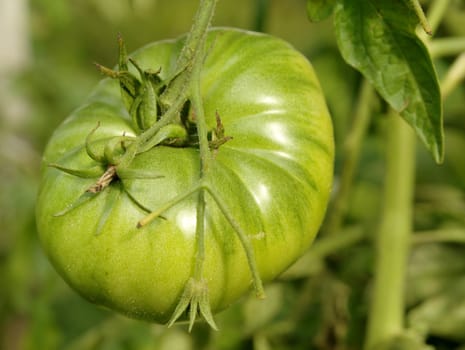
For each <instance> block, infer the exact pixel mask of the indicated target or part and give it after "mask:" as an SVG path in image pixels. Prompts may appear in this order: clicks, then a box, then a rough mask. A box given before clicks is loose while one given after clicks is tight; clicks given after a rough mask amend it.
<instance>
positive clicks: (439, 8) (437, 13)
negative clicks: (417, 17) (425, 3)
mask: <svg viewBox="0 0 465 350" xmlns="http://www.w3.org/2000/svg"><path fill="white" fill-rule="evenodd" d="M450 1H451V0H436V1H433V3H432V4H431V6H430V8H429V9H428V14H427V17H428V23H429V25H430V27H431V32H432V34H434V32H436V30H437V29H438V27H439V24H440V23H441V21H442V19H443V18H444V14H445V13H446V10H447V8H448V7H449V5H450Z"/></svg>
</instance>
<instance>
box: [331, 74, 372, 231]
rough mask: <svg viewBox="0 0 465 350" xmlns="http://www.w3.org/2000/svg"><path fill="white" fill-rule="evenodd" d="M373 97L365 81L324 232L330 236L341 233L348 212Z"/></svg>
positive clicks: (346, 143)
mask: <svg viewBox="0 0 465 350" xmlns="http://www.w3.org/2000/svg"><path fill="white" fill-rule="evenodd" d="M373 96H374V90H373V87H372V86H371V85H370V83H368V81H366V80H364V81H363V83H362V86H361V88H360V92H359V96H358V102H357V106H356V110H355V118H354V123H353V125H352V128H351V130H350V133H349V135H348V136H347V138H346V140H345V144H344V155H345V160H344V165H343V168H342V171H341V179H340V185H339V188H338V190H337V192H336V195H335V198H334V201H333V203H332V208H331V211H330V213H331V216H330V217H329V218H328V221H327V223H326V225H325V228H324V232H326V233H328V234H333V233H337V232H339V230H340V227H341V224H342V219H343V217H344V214H345V213H346V211H347V206H348V204H349V195H350V190H351V188H352V183H353V178H354V173H355V169H356V167H357V164H358V160H359V157H360V151H361V147H362V142H363V139H364V137H365V134H366V130H367V128H368V125H369V123H370V114H371V113H370V110H371V101H372V99H373Z"/></svg>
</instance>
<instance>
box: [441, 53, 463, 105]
mask: <svg viewBox="0 0 465 350" xmlns="http://www.w3.org/2000/svg"><path fill="white" fill-rule="evenodd" d="M463 80H465V52H464V53H462V54H461V55H460V56H458V57H457V58H456V59H455V61H454V63H452V66H451V67H450V68H449V70H448V72H447V74H446V76H445V77H444V80H443V81H442V82H441V93H442V98H446V97H447V96H449V95H450V94H451V93H452V91H454V89H455V88H456V87H457V86H459V85H460V83H461V82H462V81H463Z"/></svg>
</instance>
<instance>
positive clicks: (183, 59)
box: [137, 0, 217, 148]
mask: <svg viewBox="0 0 465 350" xmlns="http://www.w3.org/2000/svg"><path fill="white" fill-rule="evenodd" d="M216 3H217V0H201V1H200V5H199V9H198V10H197V14H196V16H195V20H194V24H193V25H192V28H191V31H190V32H189V34H188V36H187V39H186V41H185V43H184V46H183V48H182V51H181V53H180V55H179V57H178V60H177V62H176V68H175V70H174V72H173V73H172V77H171V80H170V81H169V84H168V87H167V89H166V90H165V91H164V92H163V94H162V95H161V96H160V100H161V102H162V104H163V105H164V106H165V107H166V108H167V110H166V112H165V113H164V114H163V116H162V117H161V118H160V120H159V121H158V122H157V123H155V124H154V125H152V127H150V128H149V129H147V130H146V131H145V132H144V133H142V134H141V135H139V137H138V141H137V147H138V148H143V146H144V145H145V144H147V143H149V142H150V140H151V139H152V138H153V137H154V136H155V135H156V134H157V132H158V131H159V130H160V129H161V128H162V127H163V126H166V125H168V124H171V123H176V122H177V121H179V114H180V112H181V110H182V108H183V107H184V104H185V103H186V101H187V99H188V97H189V93H191V87H192V85H193V84H200V82H199V80H200V78H199V77H200V73H197V74H196V73H194V72H196V71H199V72H200V71H201V69H202V65H203V60H204V58H205V48H204V46H205V38H206V36H207V31H208V28H209V26H210V23H211V20H212V18H213V14H214V12H215V7H216ZM193 74H196V75H197V76H196V77H193V76H192V75H193ZM194 90H195V89H194ZM200 102H201V100H199V103H197V107H198V106H199V105H201V103H200ZM193 107H194V109H195V108H196V106H195V105H193ZM202 108H203V107H202Z"/></svg>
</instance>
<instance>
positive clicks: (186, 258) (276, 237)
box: [36, 28, 334, 323]
mask: <svg viewBox="0 0 465 350" xmlns="http://www.w3.org/2000/svg"><path fill="white" fill-rule="evenodd" d="M184 40H185V37H181V38H178V39H174V40H165V41H160V42H155V43H151V44H149V45H147V46H145V47H143V48H141V49H139V50H137V51H136V52H134V53H133V54H131V55H129V57H131V60H133V61H134V62H136V64H137V66H134V65H130V64H129V65H128V70H129V72H130V73H131V74H132V75H133V76H135V77H139V78H140V74H141V70H142V72H143V71H144V70H150V71H151V72H157V79H158V78H159V79H160V81H164V80H166V79H169V78H170V76H173V74H174V72H172V69H173V62H175V61H176V57H178V55H179V53H180V50H181V48H182V44H183V41H184ZM207 47H209V48H210V49H209V51H208V55H207V57H206V59H205V62H204V66H203V70H202V72H201V94H202V95H201V98H202V103H203V107H204V111H205V116H206V118H207V126H208V128H209V137H210V141H214V140H220V141H221V142H220V143H219V142H217V143H213V142H212V143H210V147H211V148H212V149H213V148H214V149H213V151H212V157H213V160H212V162H211V164H210V168H209V169H208V172H207V173H205V176H203V175H202V169H201V164H200V156H199V148H198V144H197V143H196V134H195V128H192V126H195V115H193V112H192V110H190V109H189V106H188V105H186V106H185V116H184V118H185V124H184V125H190V124H192V125H190V127H188V128H186V129H185V130H187V132H186V134H183V133H182V131H180V129H176V130H174V129H173V130H168V129H167V130H165V132H166V133H165V134H164V135H165V136H164V137H162V138H160V140H161V141H160V142H159V143H156V142H153V143H154V145H153V146H152V147H151V148H149V149H147V150H144V152H141V153H138V154H136V155H135V156H133V157H132V158H131V161H130V162H128V163H127V164H126V163H124V162H123V161H122V162H121V163H118V161H119V160H120V159H123V158H124V157H121V155H124V154H125V152H128V151H127V150H130V149H131V145H132V144H134V143H135V142H136V141H135V140H136V139H137V137H138V136H139V135H140V134H141V133H143V132H144V130H145V129H144V128H145V125H146V124H144V123H146V122H147V120H150V118H149V117H147V114H144V118H145V119H144V120H145V121H144V122H143V123H139V124H138V125H135V122H134V118H133V116H131V113H130V111H128V109H127V104H125V101H124V99H122V97H121V93H120V82H119V81H118V79H111V78H106V79H104V80H102V81H101V82H100V83H99V85H98V86H97V87H96V88H95V90H94V91H93V92H92V94H91V95H90V96H89V98H88V99H87V100H86V101H85V102H84V103H83V105H82V106H81V107H79V108H77V109H76V110H75V111H74V112H73V113H72V114H71V115H70V116H69V117H68V118H67V119H66V120H65V121H64V122H63V123H62V124H61V125H60V126H59V127H58V128H57V130H56V131H55V132H54V134H53V136H52V138H51V139H50V141H49V143H48V146H47V148H46V150H45V153H44V157H43V167H42V179H41V187H40V193H39V196H38V204H37V212H36V216H37V225H38V231H39V236H40V240H41V242H42V245H43V248H44V250H45V251H46V253H47V255H48V257H49V258H50V260H51V262H52V263H53V265H54V267H55V268H56V270H57V271H58V272H59V273H60V275H61V276H62V277H63V278H64V279H65V280H66V281H67V282H68V284H69V285H70V286H71V287H72V288H74V289H75V290H76V291H77V292H78V293H79V294H81V295H82V296H83V297H85V298H86V299H88V300H90V301H92V302H94V303H96V304H99V305H102V306H105V307H108V308H110V309H113V310H115V311H117V312H120V313H123V314H125V315H127V316H129V317H133V318H137V319H144V320H149V321H153V322H161V323H166V322H168V321H169V320H170V319H171V317H172V314H173V313H174V312H175V310H176V306H177V305H179V302H180V298H181V299H182V295H183V291H185V287H186V284H187V283H188V281H189V280H190V278H191V277H192V274H193V271H194V270H195V265H196V256H197V253H198V251H197V239H198V235H197V227H198V208H199V207H198V197H199V190H202V191H203V192H202V193H204V197H205V198H204V201H205V213H204V216H203V217H204V220H203V226H204V228H205V235H204V236H205V237H204V239H205V252H204V263H203V266H204V268H203V276H202V280H203V281H204V282H205V286H206V289H205V290H206V291H207V293H208V303H209V308H211V311H212V312H213V313H215V312H218V311H220V310H222V309H225V308H227V307H228V306H229V305H231V304H232V303H234V302H235V301H237V300H238V299H239V298H241V296H243V295H244V294H246V293H248V292H249V291H250V290H252V289H253V283H252V281H253V280H254V279H253V271H251V269H250V256H248V255H247V251H246V250H245V249H244V240H245V241H247V242H250V245H251V247H252V250H253V253H254V258H253V260H254V262H255V263H256V267H257V271H258V273H259V275H260V278H261V280H263V282H267V281H270V280H272V279H273V278H275V277H276V276H278V275H279V274H280V273H282V272H283V271H284V270H285V269H286V268H287V267H288V266H289V265H291V264H292V263H293V262H294V261H295V260H296V259H297V258H299V257H300V256H301V255H302V254H303V253H304V252H305V251H306V250H307V249H308V247H309V246H310V245H311V243H312V241H313V239H314V237H315V235H316V233H317V231H318V229H319V227H320V225H321V222H322V220H323V216H324V213H325V210H326V206H327V202H328V197H329V193H330V189H331V185H332V174H333V161H334V145H333V131H332V124H331V119H330V116H329V113H328V110H327V107H326V104H325V101H324V97H323V94H322V92H321V89H320V86H319V83H318V80H317V78H316V76H315V73H314V71H313V69H312V66H311V64H310V63H309V62H308V61H307V59H306V58H305V57H304V56H303V55H302V54H300V53H299V52H297V51H296V50H295V49H294V48H293V47H291V46H290V45H289V44H288V43H286V42H284V41H282V40H281V39H277V38H275V37H272V36H269V35H265V34H259V33H254V32H248V31H242V30H237V29H231V28H214V29H211V30H210V31H209V33H208V42H207ZM150 79H155V78H153V77H151V78H150ZM154 81H155V80H154ZM156 81H157V82H158V80H156ZM149 83H150V82H149ZM150 84H152V83H150ZM147 86H148V85H147ZM150 86H152V85H150ZM161 90H163V89H161ZM143 91H145V90H143ZM152 107H153V106H152ZM158 109H160V108H158ZM144 113H145V112H144ZM158 117H159V116H156V118H158ZM186 123H187V124H186ZM97 125H98V128H96V126H97ZM89 135H90V136H89ZM173 135H175V136H173ZM222 137H227V139H222ZM174 139H176V140H175V141H176V142H177V144H174V142H172V143H171V144H170V143H169V142H170V141H173V140H174ZM215 145H216V146H215ZM110 160H111V161H110ZM113 163H118V164H113ZM151 213H157V215H154V216H153V219H151V220H148V221H147V222H146V223H145V222H144V224H143V225H140V224H139V225H138V223H140V222H141V220H143V219H144V218H146V217H147V216H149V215H151ZM138 226H139V227H138ZM238 231H240V232H239V233H241V232H242V233H243V234H244V236H243V237H242V236H240V234H238ZM244 237H245V238H244Z"/></svg>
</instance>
